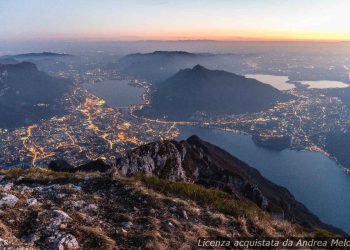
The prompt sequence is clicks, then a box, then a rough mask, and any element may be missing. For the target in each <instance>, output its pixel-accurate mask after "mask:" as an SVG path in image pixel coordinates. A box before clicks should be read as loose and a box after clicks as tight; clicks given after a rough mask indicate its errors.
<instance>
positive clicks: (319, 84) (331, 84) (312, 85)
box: [300, 81, 349, 89]
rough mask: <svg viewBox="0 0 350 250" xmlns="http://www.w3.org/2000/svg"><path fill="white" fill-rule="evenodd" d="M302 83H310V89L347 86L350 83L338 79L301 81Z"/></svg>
mask: <svg viewBox="0 0 350 250" xmlns="http://www.w3.org/2000/svg"><path fill="white" fill-rule="evenodd" d="M300 83H301V84H304V85H308V88H310V89H331V88H347V87H349V85H348V84H346V83H344V82H338V81H300Z"/></svg>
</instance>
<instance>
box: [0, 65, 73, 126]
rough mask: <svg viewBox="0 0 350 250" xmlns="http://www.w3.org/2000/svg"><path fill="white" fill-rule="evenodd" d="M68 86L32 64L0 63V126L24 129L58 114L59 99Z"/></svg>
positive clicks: (68, 83) (60, 112) (59, 107)
mask: <svg viewBox="0 0 350 250" xmlns="http://www.w3.org/2000/svg"><path fill="white" fill-rule="evenodd" d="M70 85H71V83H70V82H69V81H68V80H66V79H60V78H54V77H51V76H49V75H47V74H45V73H44V72H41V71H39V70H38V69H37V67H36V66H35V64H32V63H28V62H23V63H18V64H0V116H1V118H2V119H1V120H0V127H5V128H12V127H18V126H24V125H27V124H30V123H33V122H35V121H38V120H40V119H43V118H49V117H51V116H53V115H56V114H62V113H63V111H64V110H63V108H62V106H61V103H60V99H61V98H62V97H63V95H64V94H65V93H67V92H68V91H69V88H70Z"/></svg>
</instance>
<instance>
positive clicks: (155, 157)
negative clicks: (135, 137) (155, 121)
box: [117, 136, 332, 229]
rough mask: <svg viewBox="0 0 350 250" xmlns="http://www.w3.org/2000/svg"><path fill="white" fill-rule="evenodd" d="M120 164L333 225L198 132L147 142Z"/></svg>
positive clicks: (307, 222)
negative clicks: (179, 138)
mask: <svg viewBox="0 0 350 250" xmlns="http://www.w3.org/2000/svg"><path fill="white" fill-rule="evenodd" d="M117 167H118V168H119V169H120V170H121V171H122V173H123V174H125V175H133V174H137V173H143V174H145V175H146V176H158V177H160V178H166V179H170V180H176V181H186V182H191V183H196V184H200V185H203V186H205V187H212V188H219V189H221V190H224V191H226V192H229V193H230V194H232V196H233V197H234V198H235V199H239V200H245V201H251V202H254V203H255V204H257V205H258V206H259V207H260V208H262V209H264V210H265V211H267V212H269V213H270V214H271V215H273V216H274V217H276V218H284V219H287V220H289V221H291V222H293V223H299V224H302V225H304V226H307V227H315V226H316V227H321V228H322V227H323V228H328V229H332V227H331V226H328V225H325V224H323V223H322V222H321V221H320V220H319V219H318V218H317V217H316V216H315V215H313V214H312V213H311V212H310V211H309V210H308V209H307V208H306V207H305V206H304V205H303V204H301V203H300V202H298V201H296V200H295V198H294V197H293V195H292V194H291V193H290V192H289V191H288V190H287V189H286V188H283V187H281V186H278V185H276V184H274V183H272V182H270V181H269V180H267V179H265V178H264V177H263V176H262V175H261V174H260V173H259V172H258V171H257V170H256V169H254V168H252V167H250V166H248V165H247V164H246V163H244V162H242V161H240V160H239V159H237V158H236V157H234V156H232V155H230V154H229V153H227V152H226V151H224V150H222V149H220V148H218V147H216V146H214V145H212V144H210V143H208V142H205V141H202V140H201V139H200V138H199V137H197V136H192V137H190V138H188V139H187V140H185V141H180V142H177V141H162V142H153V143H150V144H147V145H143V146H141V147H138V148H136V149H134V150H133V151H131V152H130V153H128V154H127V156H126V157H125V158H124V159H121V160H119V161H118V162H117Z"/></svg>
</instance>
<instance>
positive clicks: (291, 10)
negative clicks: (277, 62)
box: [0, 0, 350, 41]
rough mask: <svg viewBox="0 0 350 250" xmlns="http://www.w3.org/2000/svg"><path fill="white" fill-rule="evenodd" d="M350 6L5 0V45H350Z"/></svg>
mask: <svg viewBox="0 0 350 250" xmlns="http://www.w3.org/2000/svg"><path fill="white" fill-rule="evenodd" d="M349 11H350V1H349V0H0V26H1V28H0V40H10V41H11V40H36V39H39V40H95V41H96V40H106V41H109V40H111V41H112V40H113V41H114V40H187V39H188V40H198V39H200V40H202V39H208V40H233V41H235V40H243V41H246V40H256V41H299V40H301V41H350V28H349V24H350V14H349Z"/></svg>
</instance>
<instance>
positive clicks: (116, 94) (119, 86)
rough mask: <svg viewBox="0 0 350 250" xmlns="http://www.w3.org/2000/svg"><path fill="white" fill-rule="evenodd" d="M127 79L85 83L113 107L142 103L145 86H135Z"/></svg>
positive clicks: (86, 86)
mask: <svg viewBox="0 0 350 250" xmlns="http://www.w3.org/2000/svg"><path fill="white" fill-rule="evenodd" d="M128 83H129V82H128V81H127V80H107V81H103V82H97V83H94V84H84V87H85V88H86V89H88V90H89V91H90V92H91V93H93V94H94V95H96V96H98V97H100V98H102V99H103V100H105V101H106V103H107V105H109V106H113V107H127V106H129V105H131V104H141V103H142V102H143V101H142V98H141V96H142V93H143V91H144V90H143V88H138V87H133V86H130V85H129V84H128Z"/></svg>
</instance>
